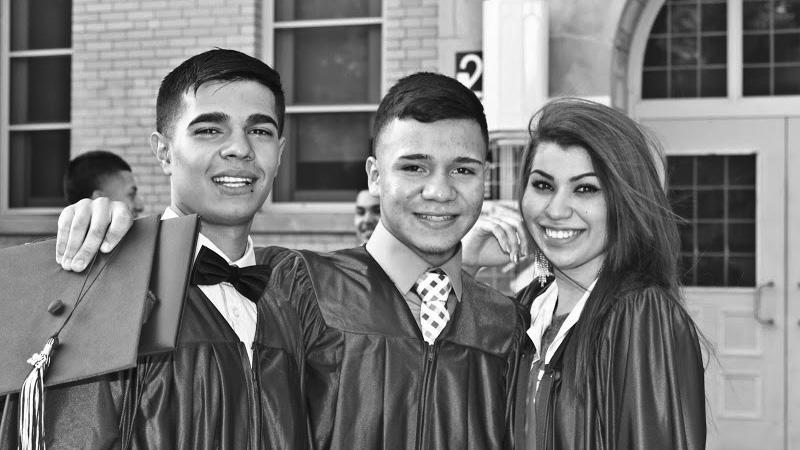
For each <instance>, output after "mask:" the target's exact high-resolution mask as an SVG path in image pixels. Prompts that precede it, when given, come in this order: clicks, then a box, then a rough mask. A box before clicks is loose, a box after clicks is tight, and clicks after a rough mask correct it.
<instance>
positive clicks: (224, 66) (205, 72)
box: [156, 48, 286, 136]
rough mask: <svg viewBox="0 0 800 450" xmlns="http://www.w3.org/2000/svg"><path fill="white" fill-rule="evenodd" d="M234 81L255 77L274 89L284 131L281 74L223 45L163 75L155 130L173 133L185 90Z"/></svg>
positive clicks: (167, 134) (252, 79) (279, 123)
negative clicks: (222, 47) (207, 84)
mask: <svg viewBox="0 0 800 450" xmlns="http://www.w3.org/2000/svg"><path fill="white" fill-rule="evenodd" d="M234 81H255V82H258V83H261V84H262V85H264V86H265V87H267V89H269V90H270V91H272V94H273V95H274V96H275V112H276V114H277V115H278V118H277V119H278V134H279V135H283V119H284V114H285V112H286V98H285V95H284V93H283V86H282V85H281V77H280V74H278V72H277V71H275V69H273V68H272V67H270V66H268V65H267V64H265V63H264V62H262V61H261V60H259V59H257V58H254V57H252V56H249V55H246V54H244V53H242V52H239V51H236V50H228V49H221V48H217V49H214V50H209V51H207V52H203V53H200V54H197V55H194V56H192V57H191V58H189V59H187V60H186V61H184V62H182V63H181V64H180V65H179V66H178V67H176V68H175V69H173V70H172V72H170V73H169V74H167V76H166V77H164V80H163V81H162V82H161V87H160V88H159V89H158V99H157V100H156V130H157V131H158V132H159V133H161V134H164V135H166V136H170V135H171V133H172V131H173V127H174V125H175V120H177V118H178V116H179V115H180V112H181V108H182V107H183V94H185V93H187V92H193V93H196V92H197V90H198V89H199V88H200V86H202V85H204V84H206V83H211V82H221V83H230V82H234Z"/></svg>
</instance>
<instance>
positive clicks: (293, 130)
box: [274, 0, 382, 202]
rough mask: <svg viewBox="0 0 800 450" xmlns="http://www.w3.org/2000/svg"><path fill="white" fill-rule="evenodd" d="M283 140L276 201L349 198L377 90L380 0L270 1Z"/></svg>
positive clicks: (365, 151) (360, 173) (360, 168)
mask: <svg viewBox="0 0 800 450" xmlns="http://www.w3.org/2000/svg"><path fill="white" fill-rule="evenodd" d="M274 4H275V10H274V28H275V30H274V37H275V39H274V55H275V68H276V69H277V70H278V71H279V72H280V73H281V78H282V80H283V83H284V89H285V91H286V105H287V108H286V112H287V119H286V127H285V129H284V135H285V136H286V138H287V140H288V143H287V148H286V150H285V151H284V154H283V162H282V163H281V168H280V172H279V174H278V178H277V180H276V185H275V188H274V200H275V201H276V202H321V201H352V199H353V198H354V197H355V193H356V191H357V190H359V189H363V188H364V187H366V173H365V171H364V161H365V159H366V158H367V156H368V155H369V151H370V146H371V143H370V126H371V123H372V119H373V116H374V112H375V110H376V109H377V104H378V102H379V101H380V95H381V92H380V90H381V24H382V16H381V2H380V1H379V0H358V1H353V0H302V1H301V0H275V2H274Z"/></svg>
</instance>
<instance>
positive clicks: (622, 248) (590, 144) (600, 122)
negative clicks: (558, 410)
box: [518, 98, 682, 392]
mask: <svg viewBox="0 0 800 450" xmlns="http://www.w3.org/2000/svg"><path fill="white" fill-rule="evenodd" d="M529 131H530V142H529V144H528V146H527V148H526V151H525V155H524V157H523V164H522V167H521V173H520V177H519V186H518V188H519V194H520V195H519V199H520V211H522V196H523V195H524V193H525V191H526V189H525V188H526V186H527V185H528V182H529V178H530V172H531V166H532V164H533V159H534V157H535V156H536V150H537V148H538V147H539V145H540V144H541V143H543V142H550V143H554V144H557V145H559V146H561V147H564V148H566V147H569V146H580V147H582V148H584V149H585V150H586V151H587V152H588V154H589V156H590V158H591V161H592V165H593V166H594V171H595V173H596V174H597V177H598V178H599V181H600V183H601V186H602V191H601V192H602V193H603V196H604V198H605V201H606V205H607V211H608V217H607V219H606V229H607V242H606V246H605V260H604V263H603V270H602V272H601V275H600V280H598V283H597V285H596V286H595V289H594V291H593V293H592V296H591V299H590V301H589V302H587V304H586V305H585V307H584V310H583V312H582V314H581V320H579V322H578V324H576V326H575V327H574V328H573V330H572V337H571V338H570V339H571V340H573V341H577V347H576V348H577V352H578V353H577V355H576V358H575V360H574V363H573V362H570V361H566V360H565V373H566V372H567V371H568V372H571V375H567V376H568V377H570V376H571V377H572V379H573V382H574V383H575V387H576V388H578V387H580V386H582V385H583V384H584V383H585V382H586V381H587V377H588V379H591V378H592V376H593V373H592V372H591V369H592V368H591V361H593V360H594V355H595V354H596V345H597V342H598V339H597V338H598V336H599V333H600V330H601V329H602V325H603V322H604V320H605V316H606V314H607V312H608V311H609V309H610V308H611V306H613V303H614V301H615V299H617V298H620V296H621V295H622V294H624V293H625V292H627V291H630V290H631V289H641V288H644V287H653V286H656V287H659V288H660V289H661V290H662V291H663V292H665V293H666V294H667V295H666V297H667V298H668V299H670V300H671V301H674V302H676V303H678V304H679V305H680V304H681V303H682V301H681V297H680V290H679V276H678V257H679V252H680V237H679V234H678V228H677V223H676V222H677V220H676V219H677V217H676V216H675V215H674V214H673V213H672V210H671V208H670V205H669V202H668V200H667V196H666V193H665V190H664V186H663V183H662V180H661V177H660V175H659V168H660V165H661V164H662V161H661V155H662V154H663V152H662V151H661V147H660V145H659V144H658V142H657V141H656V140H655V139H654V138H652V137H651V136H650V135H649V134H648V133H647V132H646V131H645V130H644V129H643V128H642V127H640V126H639V125H638V124H637V123H636V122H634V121H633V120H632V119H630V118H629V117H627V116H626V115H625V114H623V113H622V112H620V111H618V110H616V109H613V108H610V107H607V106H604V105H601V104H599V103H595V102H591V101H587V100H581V99H576V98H562V99H556V100H553V101H551V102H549V103H547V104H546V105H545V106H544V107H543V108H542V109H540V110H539V111H538V112H537V113H536V114H535V115H534V116H533V118H532V119H531V122H530V125H529ZM581 391H582V389H576V392H581Z"/></svg>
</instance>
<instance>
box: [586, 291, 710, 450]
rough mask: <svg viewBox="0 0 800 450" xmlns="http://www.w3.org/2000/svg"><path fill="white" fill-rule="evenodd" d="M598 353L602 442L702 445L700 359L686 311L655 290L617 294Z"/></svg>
mask: <svg viewBox="0 0 800 450" xmlns="http://www.w3.org/2000/svg"><path fill="white" fill-rule="evenodd" d="M606 323H607V325H606V328H605V332H604V336H603V344H602V345H601V347H600V352H599V354H598V355H597V360H596V361H597V364H598V366H599V370H598V372H597V373H598V378H597V380H596V382H597V383H600V386H598V390H599V391H600V392H603V393H604V397H605V398H604V399H603V398H601V399H600V402H599V404H598V407H599V408H601V409H604V410H605V411H599V412H598V413H599V417H601V418H602V419H601V420H602V422H603V424H602V426H603V427H604V428H605V432H604V433H603V435H604V436H605V439H606V440H607V442H606V445H605V448H619V449H649V450H654V449H675V450H694V449H703V448H705V439H706V419H705V389H704V373H703V362H702V355H701V351H700V344H699V341H698V337H697V332H696V328H695V326H694V323H693V322H692V319H691V318H690V317H689V315H688V313H687V312H686V311H685V310H684V309H683V308H681V307H680V305H678V304H677V303H676V302H673V301H670V300H669V299H667V298H666V297H665V294H664V293H663V292H661V291H659V290H657V289H652V288H651V289H648V290H645V291H644V292H642V293H639V294H636V295H631V296H627V297H625V298H621V299H620V300H619V301H618V303H617V304H616V305H615V306H613V307H612V310H611V311H610V313H609V320H608V321H607V322H606Z"/></svg>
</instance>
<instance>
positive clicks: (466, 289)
mask: <svg viewBox="0 0 800 450" xmlns="http://www.w3.org/2000/svg"><path fill="white" fill-rule="evenodd" d="M373 133H374V135H375V156H374V157H370V158H369V159H368V161H367V164H366V169H367V176H368V180H369V187H370V191H371V192H372V193H373V194H375V195H379V196H380V206H381V219H380V223H379V224H378V226H377V227H376V229H375V232H374V233H373V235H372V237H371V239H370V241H369V242H368V243H367V245H366V246H360V247H357V248H354V249H349V250H343V251H337V252H334V253H331V254H322V255H320V254H316V253H313V252H306V251H300V252H294V251H290V250H284V251H280V250H274V251H275V254H274V255H280V256H273V258H272V260H271V262H272V264H271V266H270V280H269V284H270V288H269V289H270V291H269V295H272V296H273V297H274V298H278V299H288V300H289V302H290V303H292V304H299V305H309V307H310V308H311V310H312V311H313V312H314V315H316V314H317V313H321V315H322V317H323V318H324V321H325V325H326V326H327V327H328V328H327V329H326V330H325V332H324V334H323V333H318V334H317V336H316V337H314V338H312V339H309V340H306V341H305V343H306V345H308V344H309V343H314V342H316V344H315V345H316V346H318V347H320V348H324V349H325V351H324V352H314V351H313V349H312V350H311V351H310V354H311V357H310V358H309V361H312V366H314V367H316V368H318V369H320V370H317V371H316V372H314V373H313V374H311V376H310V377H309V378H307V379H306V381H307V389H308V397H307V401H308V406H309V411H310V412H309V416H310V417H311V422H312V424H314V430H313V432H314V434H315V441H316V444H317V445H318V446H319V447H321V448H328V447H332V448H404V449H405V448H408V449H410V448H459V449H497V448H510V447H512V446H513V439H512V423H513V414H512V412H513V403H514V401H513V398H514V397H513V386H514V378H515V374H516V372H517V371H516V364H517V361H518V354H517V353H518V351H519V348H520V346H521V345H522V343H523V342H524V340H523V338H524V320H523V314H522V312H521V310H520V309H519V308H518V307H517V305H516V304H515V303H514V302H513V301H512V300H511V299H509V298H507V297H505V296H503V295H502V294H500V293H499V292H497V291H495V290H493V289H491V288H489V287H488V286H485V285H482V284H479V283H477V282H476V281H475V280H474V279H472V278H471V277H470V276H469V275H467V274H466V273H465V272H463V271H462V270H461V253H460V248H461V247H460V240H461V238H462V237H463V236H464V234H466V232H467V231H468V230H469V229H470V228H471V227H472V225H473V224H474V223H475V221H476V219H477V218H478V216H479V214H480V210H481V203H482V200H483V183H484V174H485V166H486V154H487V141H488V133H487V128H486V119H485V116H484V113H483V107H482V106H481V104H480V102H479V101H478V99H477V98H476V97H475V96H474V94H472V93H471V92H470V91H469V90H468V89H466V88H465V87H464V86H462V85H460V84H459V83H458V82H456V81H455V80H453V79H451V78H448V77H445V76H443V75H437V74H431V73H420V74H414V75H411V76H409V77H406V78H404V79H402V80H400V81H399V82H398V83H397V84H396V85H395V86H393V87H392V88H391V89H390V91H389V93H388V94H387V95H386V96H385V97H384V99H383V100H382V102H381V104H380V106H379V108H378V111H377V113H376V120H375V125H374V127H373ZM173 176H174V175H173ZM212 194H213V192H212ZM107 206H108V205H105V207H103V206H102V205H101V206H99V207H98V208H99V211H98V212H99V214H98V212H95V214H94V217H93V218H92V221H95V220H97V223H95V224H94V225H93V227H94V228H97V229H100V230H101V231H100V233H99V235H95V236H93V237H91V239H94V242H90V243H88V244H85V245H84V246H83V249H81V250H80V252H82V251H86V250H88V252H89V254H93V252H94V251H95V250H96V249H97V247H98V245H99V243H100V242H101V241H103V246H104V247H105V250H110V248H111V247H112V246H113V245H114V244H115V243H116V242H117V241H118V240H119V236H118V233H117V234H112V235H111V236H106V237H105V238H104V237H103V236H102V234H103V233H102V231H103V230H104V229H105V226H106V225H107V224H108V220H109V219H108V218H109V217H110V216H111V217H115V216H116V215H115V214H111V215H109V211H108V209H107ZM78 210H79V212H80V213H81V214H88V212H90V209H89V208H87V207H86V205H83V206H81V207H79V208H78ZM69 215H70V213H65V214H62V219H65V216H66V219H70V217H69ZM97 216H100V218H99V219H98V218H97ZM61 222H62V223H68V222H69V220H62V221H61ZM103 222H105V223H103ZM123 222H124V220H119V223H116V224H115V221H113V220H112V221H111V226H112V227H118V228H119V229H120V230H123V232H124V230H126V229H127V227H128V226H129V224H125V223H123ZM128 222H129V221H128ZM87 224H88V220H85V219H84V224H83V225H80V226H78V227H77V230H82V229H83V230H85V229H86V227H87ZM60 228H61V229H63V230H64V231H63V232H61V231H60V233H59V236H60V237H61V238H62V240H63V239H65V237H66V235H67V234H69V233H67V231H68V230H67V228H69V227H63V228H62V227H60ZM73 228H74V227H73ZM115 229H116V228H115ZM115 233H116V231H115ZM77 234H78V235H79V237H82V233H81V232H80V231H79V232H78V233H77ZM69 239H73V237H72V236H71V237H70V238H69ZM77 241H80V239H77ZM78 247H80V242H70V243H69V244H68V245H66V250H64V246H62V247H61V251H66V254H68V255H72V254H76V253H75V252H76V250H77V249H78ZM80 252H79V253H78V254H80ZM62 264H67V266H68V267H72V265H71V264H72V263H70V262H69V261H65V258H62ZM262 298H263V297H262ZM267 303H268V302H260V303H259V307H260V305H261V304H267ZM312 319H313V318H312ZM306 320H308V318H306V317H303V318H302V321H304V323H305V321H306ZM310 322H311V323H316V322H315V321H314V320H311V321H310ZM259 329H261V327H260V326H259ZM311 329H312V330H313V329H315V327H313V326H312V327H311ZM304 333H305V332H304ZM314 354H316V355H320V356H319V357H314ZM323 354H324V355H326V356H327V359H325V358H324V357H323V356H322V355H323ZM325 368H327V369H329V370H328V371H325V370H324V369H325Z"/></svg>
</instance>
